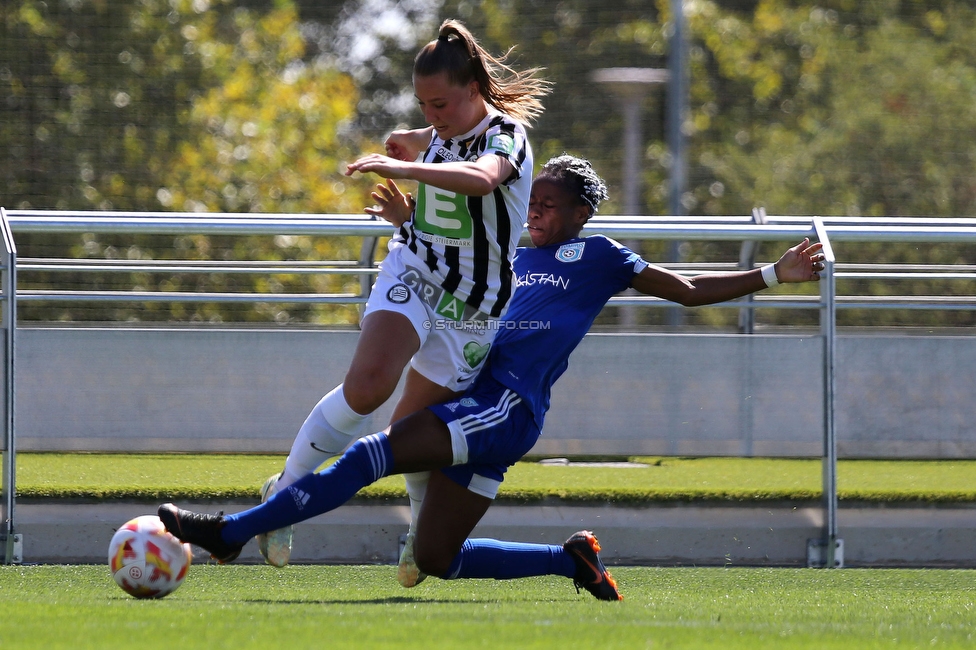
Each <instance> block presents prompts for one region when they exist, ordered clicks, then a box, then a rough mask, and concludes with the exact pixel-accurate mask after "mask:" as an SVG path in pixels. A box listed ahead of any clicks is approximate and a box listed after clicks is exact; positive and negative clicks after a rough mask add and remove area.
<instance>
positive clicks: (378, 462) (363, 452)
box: [158, 433, 393, 562]
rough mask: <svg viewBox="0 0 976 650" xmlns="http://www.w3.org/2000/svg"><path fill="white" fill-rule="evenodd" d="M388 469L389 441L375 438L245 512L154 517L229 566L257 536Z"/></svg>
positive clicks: (317, 510)
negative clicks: (248, 542)
mask: <svg viewBox="0 0 976 650" xmlns="http://www.w3.org/2000/svg"><path fill="white" fill-rule="evenodd" d="M392 466H393V455H392V451H391V449H390V442H389V438H388V437H387V435H386V434H385V433H377V434H373V435H371V436H366V437H365V438H361V439H360V440H358V441H356V442H355V443H353V445H352V446H351V447H350V448H349V449H348V450H347V451H346V453H344V454H343V455H342V457H341V458H340V459H339V460H337V461H336V462H335V463H333V464H332V465H330V466H329V467H327V468H326V469H324V470H323V471H321V472H318V473H312V474H307V475H305V476H304V477H302V478H300V479H298V480H297V481H295V482H294V483H293V484H291V485H290V486H288V487H287V488H285V489H284V490H282V491H280V492H278V493H276V494H274V495H273V496H271V497H270V498H269V499H268V500H267V501H266V502H264V503H262V504H261V505H259V506H255V507H254V508H251V509H249V510H245V511H244V512H240V513H237V514H235V515H204V514H200V513H196V512H191V511H189V510H182V509H179V508H177V507H176V506H174V505H173V504H165V505H162V506H160V507H159V511H158V514H159V518H160V519H162V521H163V524H165V526H166V529H167V530H168V531H169V532H171V533H173V534H174V535H176V537H178V538H179V539H180V540H182V541H184V542H189V543H191V544H196V545H197V546H200V547H201V548H203V549H205V550H207V551H209V552H210V553H211V554H212V555H213V556H214V557H215V558H216V559H218V560H220V561H221V562H231V561H233V560H234V559H236V558H237V556H238V555H239V554H240V551H241V548H243V546H244V544H246V543H247V541H248V540H249V539H251V538H252V537H254V536H256V535H257V534H259V533H261V532H266V531H269V530H277V529H279V528H284V527H286V526H292V525H294V524H296V523H298V522H300V521H304V520H306V519H310V518H311V517H314V516H316V515H320V514H322V513H324V512H328V511H330V510H334V509H335V508H338V507H339V506H341V505H342V504H344V503H345V502H346V501H348V500H349V499H351V498H352V497H353V495H355V494H356V492H358V491H359V490H361V489H362V488H364V487H366V486H367V485H369V484H371V483H374V482H375V481H377V480H379V479H381V478H383V477H384V476H387V475H388V474H389V473H390V470H391V468H392Z"/></svg>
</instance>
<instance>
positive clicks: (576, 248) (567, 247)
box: [556, 241, 586, 262]
mask: <svg viewBox="0 0 976 650" xmlns="http://www.w3.org/2000/svg"><path fill="white" fill-rule="evenodd" d="M585 245H586V242H582V241H578V242H573V243H572V244H563V245H562V246H560V247H559V248H558V249H556V259H557V260H559V261H560V262H578V261H579V260H580V259H582V258H583V246H585Z"/></svg>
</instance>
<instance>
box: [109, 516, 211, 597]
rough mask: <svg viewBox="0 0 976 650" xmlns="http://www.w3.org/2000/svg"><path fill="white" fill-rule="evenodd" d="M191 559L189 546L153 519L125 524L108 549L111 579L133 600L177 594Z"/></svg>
mask: <svg viewBox="0 0 976 650" xmlns="http://www.w3.org/2000/svg"><path fill="white" fill-rule="evenodd" d="M192 557H193V556H192V554H191V551H190V545H189V544H184V543H182V542H180V540H178V539H176V538H175V537H173V535H172V534H170V533H169V532H168V531H167V530H166V527H165V526H164V525H163V522H162V521H160V520H159V517H157V516H156V515H143V516H141V517H136V518H135V519H130V520H129V521H127V522H125V524H123V525H122V526H121V527H120V528H119V529H118V530H117V531H115V534H114V535H112V542H111V543H110V544H109V545H108V566H109V569H111V571H112V577H113V578H115V582H116V583H117V584H118V585H119V586H120V587H121V588H122V590H123V591H125V592H126V593H128V594H131V595H132V596H135V597H136V598H162V597H163V596H165V595H167V594H171V593H173V592H174V591H176V589H177V587H179V586H180V585H181V584H183V578H185V577H186V573H187V571H188V570H189V569H190V561H191V558H192Z"/></svg>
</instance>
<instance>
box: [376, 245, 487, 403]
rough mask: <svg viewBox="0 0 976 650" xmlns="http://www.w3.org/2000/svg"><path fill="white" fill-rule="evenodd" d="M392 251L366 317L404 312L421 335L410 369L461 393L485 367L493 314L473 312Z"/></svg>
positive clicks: (382, 266)
mask: <svg viewBox="0 0 976 650" xmlns="http://www.w3.org/2000/svg"><path fill="white" fill-rule="evenodd" d="M397 250H398V249H394V250H392V251H390V254H389V255H388V256H387V258H386V259H385V260H383V263H382V264H380V270H379V273H378V274H377V276H376V281H375V282H374V283H373V288H372V289H371V290H370V294H369V300H368V301H367V302H366V308H365V310H363V318H365V317H366V316H367V315H369V314H371V313H373V312H374V311H394V312H397V313H399V314H403V315H404V316H406V317H407V318H408V319H409V320H410V323H411V325H413V328H414V330H416V332H417V336H418V337H420V350H418V351H417V353H416V354H415V355H414V356H413V359H411V360H410V365H411V367H412V368H413V369H414V370H416V371H417V372H419V373H420V374H421V375H423V376H424V377H426V378H427V379H429V380H431V381H432V382H434V383H435V384H438V385H439V386H444V387H446V388H449V389H451V390H453V391H463V390H465V389H466V388H467V387H468V386H470V385H471V382H472V381H473V380H474V378H475V377H476V376H477V375H478V371H479V370H481V367H482V366H483V365H484V362H485V358H486V357H487V356H488V350H489V348H490V347H491V342H492V340H493V339H494V338H495V334H496V333H497V331H498V328H497V327H493V325H494V323H491V322H489V321H492V320H493V319H491V318H490V317H489V316H486V315H485V314H482V313H481V312H478V311H476V310H472V309H471V308H470V307H468V306H467V305H464V304H463V303H461V301H459V300H457V299H456V298H454V297H453V296H452V295H451V294H450V293H448V292H446V291H444V290H443V289H441V288H440V287H439V286H437V285H435V284H433V283H432V282H430V281H429V280H427V279H426V278H425V277H424V276H423V274H422V272H421V271H420V270H418V269H415V268H412V267H409V266H406V265H405V264H404V263H403V261H402V260H401V259H400V256H399V254H398V253H397Z"/></svg>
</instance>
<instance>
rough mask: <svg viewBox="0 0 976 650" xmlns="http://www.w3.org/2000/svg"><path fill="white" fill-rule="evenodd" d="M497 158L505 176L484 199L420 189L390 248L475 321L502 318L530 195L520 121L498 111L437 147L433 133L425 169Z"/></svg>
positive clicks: (426, 187) (529, 171)
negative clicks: (474, 314) (508, 171)
mask: <svg viewBox="0 0 976 650" xmlns="http://www.w3.org/2000/svg"><path fill="white" fill-rule="evenodd" d="M482 156H501V157H503V158H504V159H505V160H507V161H508V162H509V163H511V165H512V168H513V170H514V171H513V172H512V175H511V176H510V177H509V178H507V179H506V180H505V181H504V182H503V183H501V184H500V185H499V186H498V187H496V188H495V189H494V190H493V191H492V192H491V193H490V194H487V195H486V196H466V195H464V194H458V193H457V192H451V191H448V190H444V189H441V188H438V187H434V186H433V185H428V184H426V183H420V184H419V186H418V188H417V194H416V196H415V197H414V198H415V199H416V202H417V203H416V209H415V210H414V213H413V215H411V218H410V220H409V221H407V222H406V223H404V224H403V226H401V227H400V228H399V229H398V231H397V233H396V236H395V237H394V239H393V241H392V242H391V243H390V245H391V247H394V246H403V247H404V249H405V250H403V251H401V254H402V255H403V256H404V260H405V261H406V263H407V264H410V265H412V266H415V267H416V268H418V269H420V270H421V271H424V272H425V273H427V274H428V277H429V278H430V280H431V281H432V282H433V283H436V284H437V285H439V286H440V287H441V288H443V289H445V290H446V291H449V292H450V293H451V294H453V295H454V297H455V298H457V299H459V300H461V301H463V302H465V303H466V304H468V305H470V306H471V307H473V308H475V309H477V310H479V311H480V312H482V313H483V314H487V315H489V316H493V317H499V316H501V315H502V314H504V313H505V310H506V308H507V307H508V302H509V300H510V299H511V296H512V291H513V289H514V286H513V274H512V258H513V256H514V254H515V248H516V247H517V246H518V240H519V237H520V236H521V234H522V227H523V225H524V223H525V217H526V213H527V211H528V204H529V192H530V191H531V189H532V164H533V160H532V149H531V147H530V146H529V141H528V138H527V137H526V133H525V126H524V125H523V124H521V123H520V122H518V121H516V120H514V119H512V118H510V117H508V116H506V115H504V114H502V113H498V112H489V114H488V115H487V116H486V117H485V119H484V120H482V121H481V122H480V123H479V124H478V125H477V126H476V127H475V128H473V129H472V130H471V131H469V132H467V133H465V134H463V135H460V136H457V137H455V138H450V139H448V140H442V139H441V138H439V137H437V135H436V133H435V134H434V137H433V138H432V139H431V143H430V145H429V146H428V147H427V150H426V152H425V153H424V157H423V161H424V162H426V163H445V162H453V161H475V160H477V159H478V158H480V157H482Z"/></svg>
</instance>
